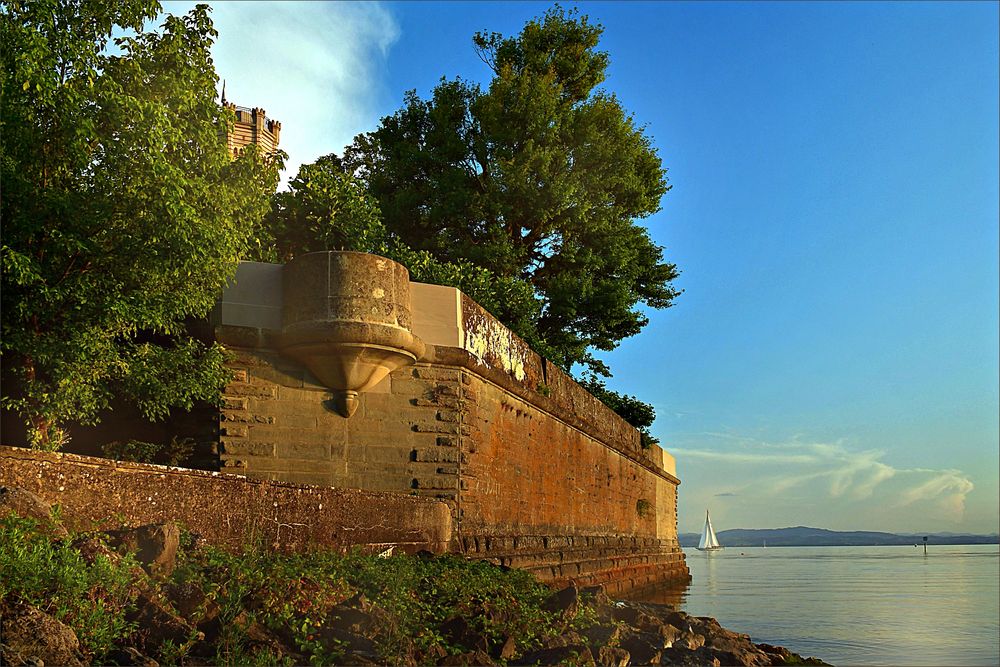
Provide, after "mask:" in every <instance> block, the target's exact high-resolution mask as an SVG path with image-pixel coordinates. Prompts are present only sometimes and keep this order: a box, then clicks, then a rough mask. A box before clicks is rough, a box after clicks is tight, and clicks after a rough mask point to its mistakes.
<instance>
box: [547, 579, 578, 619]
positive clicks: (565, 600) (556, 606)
mask: <svg viewBox="0 0 1000 667" xmlns="http://www.w3.org/2000/svg"><path fill="white" fill-rule="evenodd" d="M579 606H580V591H579V590H578V589H577V587H576V584H574V583H571V584H570V585H569V586H567V587H566V588H564V589H562V590H561V591H556V592H555V593H553V594H552V595H550V596H549V597H548V599H546V600H545V602H543V603H542V610H543V611H547V612H549V613H551V614H558V615H559V618H561V619H563V620H564V621H565V620H569V619H571V618H573V617H574V616H576V610H577V608H578V607H579Z"/></svg>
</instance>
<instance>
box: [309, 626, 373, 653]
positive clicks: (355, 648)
mask: <svg viewBox="0 0 1000 667" xmlns="http://www.w3.org/2000/svg"><path fill="white" fill-rule="evenodd" d="M316 639H318V640H319V641H320V642H322V643H323V644H324V645H326V646H328V647H329V648H331V649H336V648H338V647H339V648H342V649H344V650H345V651H347V652H348V653H356V654H359V655H361V656H362V657H367V656H372V657H373V658H375V659H377V656H378V649H377V648H376V647H375V642H373V641H372V640H371V639H369V638H368V637H365V636H363V635H359V634H357V633H356V632H351V631H350V630H345V629H343V628H319V629H318V630H317V631H316Z"/></svg>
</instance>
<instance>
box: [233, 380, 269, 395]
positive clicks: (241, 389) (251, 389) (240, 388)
mask: <svg viewBox="0 0 1000 667" xmlns="http://www.w3.org/2000/svg"><path fill="white" fill-rule="evenodd" d="M226 393H227V394H229V395H232V396H256V397H261V398H274V397H275V396H276V395H277V393H278V392H277V391H276V389H275V388H274V387H273V386H271V385H264V386H262V385H255V384H243V383H239V382H234V383H232V384H230V385H229V386H228V387H226Z"/></svg>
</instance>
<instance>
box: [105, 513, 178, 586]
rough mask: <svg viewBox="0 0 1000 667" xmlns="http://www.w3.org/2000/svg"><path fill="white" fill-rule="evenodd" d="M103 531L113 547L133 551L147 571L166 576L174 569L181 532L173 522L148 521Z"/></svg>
mask: <svg viewBox="0 0 1000 667" xmlns="http://www.w3.org/2000/svg"><path fill="white" fill-rule="evenodd" d="M105 534H106V535H107V536H108V543H109V544H111V545H112V546H113V547H115V548H118V549H125V550H126V551H129V552H131V553H134V554H135V558H136V560H137V561H139V563H140V564H142V566H143V568H145V570H146V571H147V572H149V573H150V574H155V575H161V576H166V575H169V574H170V573H171V572H173V571H174V566H175V565H176V559H177V548H178V547H179V546H180V539H181V531H180V529H179V528H178V527H177V526H176V525H175V524H172V523H161V524H149V525H146V526H139V527H138V528H126V529H122V530H109V531H106V532H105Z"/></svg>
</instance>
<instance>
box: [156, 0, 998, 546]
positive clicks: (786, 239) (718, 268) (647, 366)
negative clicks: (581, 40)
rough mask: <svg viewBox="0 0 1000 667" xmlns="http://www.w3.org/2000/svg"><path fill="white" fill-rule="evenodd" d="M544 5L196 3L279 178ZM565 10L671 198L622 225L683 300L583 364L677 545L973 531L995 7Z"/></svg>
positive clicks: (985, 322) (990, 513)
mask: <svg viewBox="0 0 1000 667" xmlns="http://www.w3.org/2000/svg"><path fill="white" fill-rule="evenodd" d="M166 6H167V9H168V10H169V11H179V10H183V9H184V8H185V6H186V5H184V4H180V3H176V4H175V3H167V5H166ZM548 6H549V5H548V4H547V3H529V2H523V3H488V2H482V3H463V2H445V3H420V2H405V3H385V4H352V3H335V4H326V3H318V2H311V3H302V4H299V3H278V4H274V5H272V4H268V3H248V4H244V3H218V4H216V5H215V10H214V17H215V19H216V26H217V28H218V29H219V32H220V37H219V41H218V43H217V45H216V48H215V58H216V66H217V69H218V71H219V75H220V76H221V77H223V78H225V79H226V80H227V93H228V96H229V98H230V99H231V100H233V101H235V102H237V103H239V104H243V105H246V106H262V107H264V108H266V109H267V111H268V115H269V116H271V117H274V118H277V119H279V120H280V121H282V147H283V148H284V149H285V150H286V151H287V152H288V153H289V154H290V165H291V170H290V171H293V170H294V169H295V168H297V165H298V164H301V163H303V162H310V161H312V160H314V159H315V158H316V157H319V156H320V155H323V154H326V153H329V152H339V151H340V150H341V149H342V148H343V146H344V145H345V144H347V143H349V142H350V140H351V138H352V137H353V136H354V135H355V134H357V133H358V132H363V131H367V130H371V129H373V128H374V127H375V126H376V125H377V123H378V120H379V118H380V117H382V116H384V115H387V114H390V113H392V112H393V111H395V110H396V109H397V108H399V106H400V105H401V103H402V96H403V93H404V91H406V90H408V89H411V88H414V89H416V90H417V92H418V93H419V94H421V95H422V96H426V95H427V94H428V93H429V92H430V90H431V89H432V88H433V86H434V85H435V84H436V83H437V81H438V80H439V79H440V78H441V77H442V76H445V77H449V78H450V77H454V76H462V77H463V78H466V79H472V80H477V81H481V82H483V83H484V84H485V83H486V82H487V81H488V76H489V72H488V71H487V69H486V67H485V65H483V64H482V63H481V62H480V61H479V59H478V58H477V57H476V55H475V53H474V51H473V49H472V45H471V36H472V34H473V33H474V32H475V31H477V30H492V31H498V32H502V33H505V34H513V33H516V32H518V31H519V30H520V28H521V27H522V26H523V24H524V23H525V22H526V21H527V20H529V19H530V18H532V17H535V16H539V15H541V14H542V13H543V12H544V11H545V9H546V8H547V7H548ZM567 6H570V5H567ZM580 8H581V10H582V11H583V12H584V13H586V14H588V15H589V16H590V17H591V19H592V20H594V21H597V22H600V23H602V24H603V25H604V26H605V33H604V38H603V40H602V48H603V49H604V50H606V51H608V52H609V53H610V56H611V66H610V69H609V73H608V74H609V75H608V79H607V81H606V82H605V84H604V86H605V88H606V89H608V90H610V91H613V92H615V93H616V94H617V95H618V96H619V98H620V99H621V101H622V103H623V105H624V106H625V108H626V109H628V110H630V111H631V112H633V113H634V115H635V118H636V120H637V121H638V122H639V123H640V124H643V125H645V126H646V128H647V132H648V134H649V135H650V136H651V137H652V138H653V140H654V144H655V145H656V147H657V149H658V150H659V153H660V156H661V157H662V159H663V161H664V163H665V165H666V166H667V167H668V169H669V178H670V182H671V184H672V185H673V190H672V191H671V192H669V193H668V194H667V195H666V196H665V197H664V200H663V209H662V211H661V212H659V213H657V214H656V215H654V216H652V217H650V218H648V219H647V220H644V221H643V224H646V225H647V226H648V227H649V228H650V231H651V234H652V236H653V238H654V239H655V240H656V242H657V243H659V244H660V245H662V246H664V248H665V249H666V250H665V254H666V257H667V258H668V259H669V260H670V261H673V262H675V263H676V264H677V265H678V266H679V268H680V269H681V271H682V274H681V277H680V279H679V280H678V281H677V285H678V286H679V287H680V288H682V289H684V290H685V291H684V294H683V295H682V296H681V297H680V298H679V299H678V300H677V302H676V306H675V307H674V308H671V309H669V310H667V311H661V312H654V313H650V325H649V326H648V327H647V328H646V329H645V331H644V332H643V333H642V334H640V335H639V336H637V337H635V338H633V339H630V340H628V341H625V342H624V343H623V344H622V346H621V347H620V348H619V349H618V350H616V351H614V352H612V353H608V354H606V355H604V357H605V359H606V360H607V361H608V362H609V363H610V364H611V366H612V368H613V370H614V372H615V377H614V378H613V379H612V380H611V381H610V382H609V384H610V385H611V386H612V387H614V388H616V389H618V390H619V391H624V392H626V393H630V394H635V395H637V396H639V397H640V398H642V399H644V400H646V401H649V402H651V403H653V404H654V405H655V406H656V408H657V412H658V415H659V417H658V419H657V422H656V424H655V426H654V429H653V430H654V433H655V434H656V435H657V436H659V437H660V438H661V440H662V442H663V444H664V446H665V447H666V449H668V451H671V452H673V453H674V454H675V455H676V456H677V459H678V468H679V474H680V477H681V479H682V480H683V484H682V486H681V501H680V528H681V530H684V531H688V530H692V531H693V530H697V529H698V528H699V527H700V522H701V520H702V516H703V512H704V509H705V508H706V507H708V508H710V509H711V510H712V514H713V517H714V523H715V525H716V528H717V529H725V528H731V527H781V526H788V525H811V526H819V527H826V528H833V529H869V530H889V531H896V532H904V531H914V532H923V531H928V532H929V531H974V532H996V531H997V530H998V523H1000V518H998V509H997V508H998V504H1000V489H998V481H1000V425H998V412H1000V396H998V393H1000V392H998V385H1000V359H998V350H1000V340H998V331H1000V323H998V307H1000V304H998V294H1000V288H998V281H1000V278H998V275H1000V269H998V254H1000V239H998V228H1000V208H998V200H1000V194H998V187H997V183H998V181H1000V174H998V163H1000V153H998V146H1000V139H998V117H1000V111H998V97H1000V83H998V57H1000V56H998V30H997V25H998V5H997V4H996V3H986V2H982V3H967V4H963V3H955V2H947V3H902V2H894V3H884V4H882V3H818V2H809V3H791V2H781V3H774V4H768V3H746V4H742V3H719V4H715V3H691V4H687V3H657V2H635V3H627V2H621V3H603V2H592V3H584V4H581V5H580Z"/></svg>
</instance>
